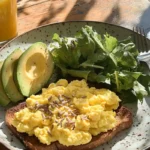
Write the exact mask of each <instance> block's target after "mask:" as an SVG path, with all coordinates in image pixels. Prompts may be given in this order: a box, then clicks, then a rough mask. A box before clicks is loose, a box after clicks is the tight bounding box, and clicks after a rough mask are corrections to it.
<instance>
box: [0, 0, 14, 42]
mask: <svg viewBox="0 0 150 150" xmlns="http://www.w3.org/2000/svg"><path fill="white" fill-rule="evenodd" d="M16 35H17V0H0V42H3V41H7V40H10V39H12V38H14V37H15V36H16Z"/></svg>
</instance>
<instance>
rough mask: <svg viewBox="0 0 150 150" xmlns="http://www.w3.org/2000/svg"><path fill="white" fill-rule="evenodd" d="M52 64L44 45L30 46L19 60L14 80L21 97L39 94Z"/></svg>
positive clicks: (51, 69) (47, 78)
mask: <svg viewBox="0 0 150 150" xmlns="http://www.w3.org/2000/svg"><path fill="white" fill-rule="evenodd" d="M53 68H54V63H53V60H52V56H51V54H50V52H49V51H48V49H47V46H46V44H44V43H42V42H37V43H35V44H33V45H31V46H30V47H29V48H28V49H27V50H26V51H25V52H24V53H23V54H22V55H21V57H20V58H19V61H18V65H17V70H16V79H17V82H18V86H19V88H20V91H21V93H22V95H24V96H27V97H28V96H30V95H32V94H36V93H37V92H39V91H40V90H41V89H42V88H43V87H44V86H45V85H46V84H47V82H48V80H49V78H50V77H51V75H52V73H53Z"/></svg>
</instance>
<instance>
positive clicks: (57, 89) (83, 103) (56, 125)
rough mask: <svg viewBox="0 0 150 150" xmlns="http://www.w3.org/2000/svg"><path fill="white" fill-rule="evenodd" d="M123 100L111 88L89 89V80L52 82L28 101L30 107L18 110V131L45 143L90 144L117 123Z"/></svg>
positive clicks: (16, 115)
mask: <svg viewBox="0 0 150 150" xmlns="http://www.w3.org/2000/svg"><path fill="white" fill-rule="evenodd" d="M119 102H120V99H119V98H118V96H117V95H116V94H115V93H114V92H112V91H110V90H108V89H96V88H95V87H91V88H89V87H88V85H87V83H86V81H85V80H81V81H79V80H74V81H72V82H70V83H68V81H67V80H65V79H61V80H59V81H58V82H57V83H52V84H50V85H49V87H48V88H47V89H43V90H42V94H41V95H32V96H30V97H29V98H27V100H26V105H27V107H26V108H24V109H22V110H20V111H19V112H17V113H15V118H14V120H13V125H14V126H15V127H16V129H17V131H19V132H25V133H28V135H30V136H32V135H35V136H36V137H37V138H38V139H39V140H40V142H41V143H43V144H47V145H49V144H51V142H54V141H59V143H61V144H63V145H66V146H71V145H76V146H77V145H80V144H86V143H88V142H90V141H91V139H92V136H96V135H98V134H100V133H101V132H107V131H108V130H111V129H112V128H114V127H115V126H116V124H117V119H116V113H115V112H114V111H113V110H115V109H117V108H118V106H119Z"/></svg>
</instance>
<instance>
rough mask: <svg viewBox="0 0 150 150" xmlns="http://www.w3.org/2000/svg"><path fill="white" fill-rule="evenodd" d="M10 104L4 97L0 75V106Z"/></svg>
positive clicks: (0, 66)
mask: <svg viewBox="0 0 150 150" xmlns="http://www.w3.org/2000/svg"><path fill="white" fill-rule="evenodd" d="M2 65H3V62H2V61H1V62H0V72H1V68H2ZM9 102H10V99H9V98H8V96H7V95H6V93H5V91H4V88H3V85H2V80H1V73H0V105H1V106H6V105H7V104H8V103H9Z"/></svg>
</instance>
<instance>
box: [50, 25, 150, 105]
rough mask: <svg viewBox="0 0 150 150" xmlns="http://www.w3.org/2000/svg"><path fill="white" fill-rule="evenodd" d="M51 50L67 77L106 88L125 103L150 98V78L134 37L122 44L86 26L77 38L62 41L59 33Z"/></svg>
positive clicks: (62, 38)
mask: <svg viewBox="0 0 150 150" xmlns="http://www.w3.org/2000/svg"><path fill="white" fill-rule="evenodd" d="M50 49H51V53H52V56H53V60H54V62H55V64H56V66H57V67H58V68H60V70H61V72H62V74H63V75H64V76H66V75H71V76H73V77H78V78H84V79H86V80H88V81H90V82H96V83H102V84H105V85H107V87H109V88H110V89H111V90H113V91H115V92H116V93H117V94H118V95H119V96H120V98H121V99H122V102H123V103H130V102H135V101H137V100H138V99H139V100H141V101H142V100H143V97H145V96H147V95H149V92H150V88H149V87H150V76H149V75H147V74H144V73H143V72H141V68H140V67H141V65H140V63H139V62H138V60H137V56H138V54H139V53H138V50H137V49H136V47H135V44H134V43H133V42H132V40H131V38H130V37H128V38H127V39H125V40H123V41H119V40H117V39H116V38H115V37H113V36H111V35H109V34H107V33H106V34H105V35H103V36H101V35H100V34H98V33H97V32H96V31H94V30H93V28H92V27H91V26H85V27H83V28H82V29H81V31H79V32H77V33H76V35H75V36H74V37H60V36H59V35H58V34H56V33H55V34H54V35H53V42H52V43H51V44H50ZM146 69H148V68H146Z"/></svg>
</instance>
